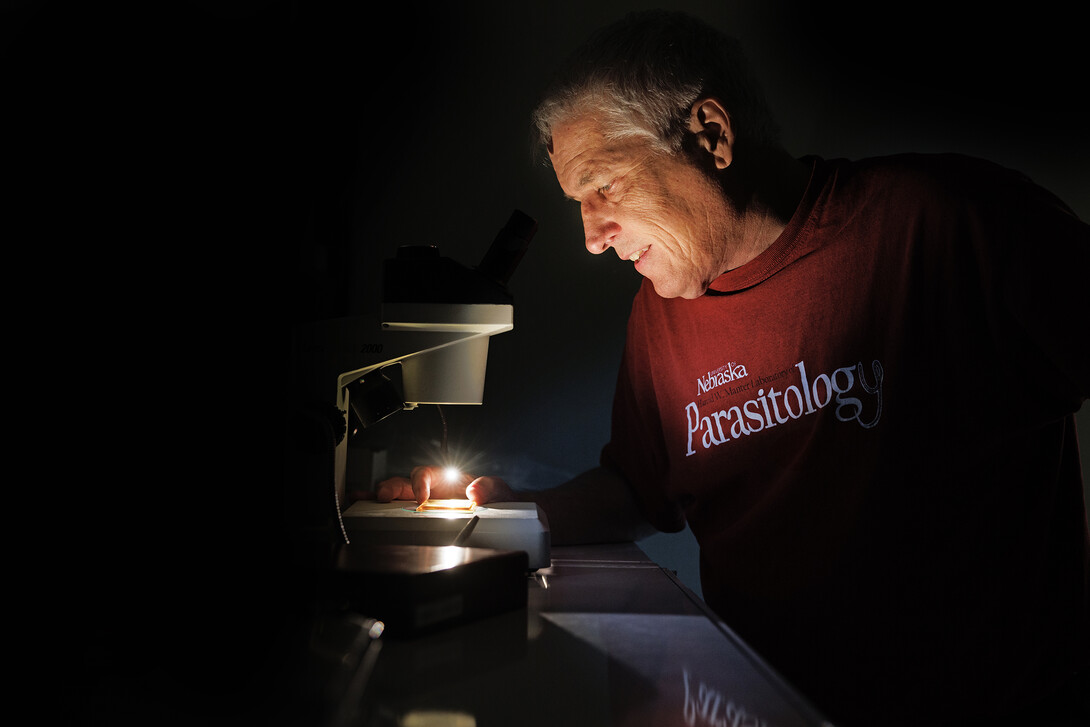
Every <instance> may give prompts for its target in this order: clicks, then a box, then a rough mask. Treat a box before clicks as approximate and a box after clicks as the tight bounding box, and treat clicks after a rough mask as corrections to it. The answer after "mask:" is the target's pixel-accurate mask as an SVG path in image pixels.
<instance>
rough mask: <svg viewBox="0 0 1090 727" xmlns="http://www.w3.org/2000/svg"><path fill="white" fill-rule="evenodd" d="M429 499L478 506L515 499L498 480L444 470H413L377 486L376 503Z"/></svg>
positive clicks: (417, 468)
mask: <svg viewBox="0 0 1090 727" xmlns="http://www.w3.org/2000/svg"><path fill="white" fill-rule="evenodd" d="M429 498H435V499H457V500H461V499H468V500H473V501H474V502H475V503H477V504H478V505H483V504H484V503H486V502H510V501H512V500H514V499H515V496H514V493H513V492H512V491H511V488H510V487H508V486H507V483H506V482H504V481H503V480H501V479H500V478H498V477H475V476H474V475H468V474H464V473H460V472H459V473H450V472H448V470H447V469H446V468H443V467H426V466H422V467H415V468H413V471H412V473H411V474H410V475H409V477H391V478H390V479H388V480H384V481H382V482H380V483H379V485H378V488H377V489H376V490H375V499H377V500H378V501H379V502H390V501H391V500H415V501H416V502H417V503H423V502H424V501H425V500H428V499H429Z"/></svg>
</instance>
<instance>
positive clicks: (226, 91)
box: [0, 0, 1090, 613]
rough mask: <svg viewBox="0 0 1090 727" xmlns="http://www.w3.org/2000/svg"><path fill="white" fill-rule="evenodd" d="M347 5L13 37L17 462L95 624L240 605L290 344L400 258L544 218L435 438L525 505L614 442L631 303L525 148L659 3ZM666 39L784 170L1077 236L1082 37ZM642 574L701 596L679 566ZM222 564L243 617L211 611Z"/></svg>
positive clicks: (784, 19) (375, 438) (416, 433)
mask: <svg viewBox="0 0 1090 727" xmlns="http://www.w3.org/2000/svg"><path fill="white" fill-rule="evenodd" d="M151 5H154V6H155V7H154V9H150V8H149V7H143V6H151ZM361 5H362V3H341V4H336V3H321V2H314V3H307V2H302V1H298V2H290V1H288V0H279V1H278V0H273V1H271V2H259V1H258V0H252V1H249V2H247V1H244V0H236V1H234V2H215V1H214V0H207V1H206V2H169V1H168V2H161V3H144V4H123V3H63V2H49V1H47V0H42V1H39V2H35V1H33V0H25V1H23V2H7V3H6V4H4V5H2V6H0V7H2V8H3V15H2V16H0V19H2V22H0V52H2V57H0V61H2V62H3V74H4V75H3V94H4V99H5V104H4V112H3V115H4V117H5V121H6V122H7V123H6V127H7V131H6V132H5V141H6V144H5V152H4V154H5V165H4V166H5V175H6V177H7V179H8V181H9V183H10V184H9V193H8V195H7V203H6V205H5V207H6V214H5V217H6V221H7V222H8V223H9V224H10V225H11V234H9V235H7V236H6V237H7V238H8V240H7V241H8V244H7V245H6V246H5V247H6V248H7V250H6V253H7V260H8V266H7V271H8V276H9V279H10V282H11V285H10V286H9V287H8V290H9V292H8V294H7V296H8V302H9V306H8V311H9V315H8V317H7V320H8V332H9V340H10V342H11V350H12V351H13V352H16V353H17V354H18V355H13V356H11V358H12V359H15V363H17V364H18V365H19V367H20V368H19V370H20V372H21V373H22V374H23V375H24V378H20V377H18V376H16V377H12V378H11V379H9V381H11V382H13V383H12V384H11V385H10V386H9V389H11V390H12V393H13V395H19V394H20V393H21V391H19V390H22V389H25V390H27V392H28V393H30V394H31V396H32V398H33V400H34V401H35V402H36V403H37V404H38V405H39V409H40V410H44V413H43V414H42V416H41V422H40V423H36V424H35V425H34V427H28V429H33V432H32V433H37V432H39V431H42V429H37V428H35V427H40V428H44V431H48V432H50V433H51V434H50V436H49V437H45V438H44V439H45V440H46V446H45V447H44V448H41V451H40V452H39V451H38V450H37V449H35V450H33V451H34V452H35V454H36V455H37V456H40V457H41V459H39V461H40V462H41V461H44V462H46V463H47V471H48V472H49V474H50V478H49V480H48V482H49V484H47V485H45V486H43V487H41V488H39V489H34V490H33V491H31V492H29V494H27V495H26V497H27V499H28V500H29V501H30V502H32V503H33V505H34V506H35V507H38V508H40V507H41V506H42V504H43V503H48V508H49V510H48V512H51V513H52V512H56V513H58V514H56V515H55V516H54V517H55V520H54V523H53V524H52V525H50V526H49V527H50V528H52V530H53V532H54V533H59V534H61V535H62V536H66V537H67V539H66V537H61V541H62V542H64V543H65V544H66V545H72V544H75V545H78V546H80V547H86V548H90V549H89V550H86V551H84V553H85V561H86V560H89V559H90V558H91V557H92V555H93V557H94V558H97V559H98V560H97V561H95V562H96V565H97V564H98V563H102V564H108V565H109V567H103V568H102V569H101V570H99V569H97V568H96V582H97V587H98V588H100V589H101V590H102V591H103V592H110V585H111V584H113V585H116V586H117V587H118V588H120V587H121V585H120V584H126V585H127V584H131V583H132V582H133V581H140V580H141V578H144V577H147V576H148V575H149V573H150V574H152V575H154V576H156V577H155V578H153V579H151V580H152V581H154V582H156V583H161V582H163V585H162V586H159V589H158V590H154V589H153V590H151V591H145V590H141V589H139V588H138V589H137V590H136V591H132V590H126V591H125V592H126V593H130V592H135V593H136V594H137V595H136V600H138V601H139V602H140V604H141V605H140V608H141V609H144V611H145V613H146V609H147V604H148V603H152V604H154V603H156V602H157V600H156V599H162V600H170V599H171V597H172V596H174V595H176V594H177V592H178V591H179V590H184V591H186V592H187V593H188V594H189V595H188V597H189V598H197V599H200V600H201V601H202V603H201V606H200V607H201V608H203V609H205V610H211V609H214V608H216V607H218V606H219V605H222V604H223V603H225V602H229V601H232V596H233V595H241V597H242V605H241V609H243V610H244V609H245V608H248V607H250V606H252V605H253V598H254V596H253V595H252V594H253V590H252V588H251V586H252V585H254V582H258V583H261V582H263V581H262V576H263V575H264V573H265V570H264V569H263V568H262V567H260V566H256V567H255V566H253V563H255V562H258V563H259V562H260V561H261V560H262V558H263V555H262V553H263V552H264V550H267V549H266V548H265V547H264V542H265V541H264V537H265V535H266V533H267V532H268V530H269V527H270V524H272V526H273V527H274V528H275V524H276V517H277V514H276V513H277V511H278V505H279V500H280V494H279V493H280V488H281V484H282V483H281V475H280V463H281V455H282V447H283V408H284V407H283V402H284V401H285V396H286V392H285V390H284V382H285V380H286V369H287V361H288V347H289V345H290V337H289V334H290V329H291V327H292V326H293V325H294V324H296V323H298V322H301V321H306V320H310V319H314V318H321V317H332V316H341V315H352V314H356V313H360V312H362V311H365V310H367V309H368V308H369V307H373V306H374V305H376V304H377V301H378V297H379V294H380V291H379V289H378V286H379V280H380V278H379V273H380V267H381V261H382V260H383V259H385V258H387V257H390V256H391V255H393V254H394V252H395V251H396V249H397V246H398V245H401V244H407V243H427V244H435V245H438V246H439V247H440V250H441V251H442V253H443V254H444V255H446V256H448V257H451V258H453V259H455V260H458V261H460V262H462V263H464V264H467V265H473V264H476V263H477V262H478V261H479V260H480V258H481V256H482V255H483V253H484V251H485V249H486V248H487V246H488V244H489V243H490V242H491V240H492V238H493V237H494V235H495V234H496V232H497V231H498V230H499V228H500V227H501V226H502V224H503V223H504V222H505V221H506V219H507V217H508V216H509V215H510V214H511V212H512V210H514V209H516V208H517V209H521V210H523V211H525V212H527V213H528V214H530V215H531V216H533V217H534V218H536V219H537V220H538V222H539V232H538V234H537V236H536V238H535V239H534V241H533V243H532V245H531V247H530V250H529V251H528V253H527V254H526V257H525V258H524V260H523V262H522V265H521V267H520V268H519V269H518V270H517V271H516V272H515V274H514V276H513V278H512V280H511V282H510V289H511V291H512V293H513V294H514V296H515V301H516V311H515V324H516V327H515V330H514V331H512V332H510V333H505V334H503V335H500V336H497V337H494V338H493V339H492V343H491V353H490V359H489V369H488V380H487V386H486V391H485V403H484V405H483V406H481V407H463V408H453V407H448V408H447V409H446V415H447V418H448V420H449V423H450V436H451V439H452V442H453V443H454V444H455V446H458V447H460V448H462V449H463V450H465V451H467V452H470V453H474V454H476V455H477V456H478V458H479V459H480V460H481V461H482V462H483V463H484V465H483V466H489V467H494V469H495V471H498V472H501V473H502V474H505V475H506V476H508V477H509V478H510V479H511V480H512V483H513V484H515V485H516V486H527V487H539V486H547V485H549V484H553V483H555V482H558V481H560V480H561V479H562V478H564V477H566V476H568V475H570V474H574V473H577V472H579V471H581V470H583V469H585V468H587V467H590V466H593V465H595V464H596V462H597V457H598V452H599V449H600V448H601V446H602V444H603V443H604V442H605V441H606V439H607V437H608V434H609V408H610V402H611V399H612V391H613V382H614V377H615V373H616V367H617V363H618V361H619V357H620V351H621V346H622V343H623V329H624V321H625V318H626V315H627V312H628V307H629V303H630V299H631V296H632V294H633V293H634V291H635V290H636V287H637V285H638V282H639V281H638V276H637V275H636V274H635V273H634V272H633V271H632V270H631V269H630V266H629V265H628V264H627V263H623V262H621V261H619V260H617V259H616V258H614V257H613V256H611V255H605V256H601V257H594V256H591V255H589V254H588V253H587V252H586V250H585V249H584V247H583V244H582V240H583V237H582V229H581V225H580V221H579V217H578V210H577V208H576V207H575V205H573V204H572V203H570V202H566V201H565V200H564V199H563V198H562V196H561V194H560V191H559V188H558V187H557V185H556V182H555V179H554V178H553V177H552V174H551V172H550V171H549V170H548V169H547V168H545V167H544V166H542V165H540V164H538V163H536V162H535V161H534V158H533V152H532V150H531V148H530V145H529V125H528V118H529V114H530V112H531V110H532V108H533V106H534V103H535V100H536V97H537V94H538V92H539V91H540V89H541V87H542V85H543V84H544V82H545V81H546V79H547V77H548V74H549V72H550V70H551V69H552V68H553V67H555V65H556V64H557V62H558V61H559V60H560V59H561V58H562V57H563V56H564V55H565V54H566V53H567V51H569V50H570V49H571V48H572V47H574V45H575V44H576V43H578V42H579V41H580V40H581V39H582V38H583V37H585V36H586V35H587V33H588V32H589V31H590V30H592V29H593V28H596V27H598V26H599V25H601V24H604V23H606V22H608V21H610V20H613V19H615V18H617V17H619V16H620V15H622V14H623V13H624V12H626V11H628V10H631V9H638V8H643V7H653V6H654V5H656V3H654V2H647V3H643V2H620V1H610V2H587V1H585V0H584V1H578V0H575V1H570V0H564V1H551V2H518V3H516V2H509V1H505V2H500V1H496V0H489V1H487V2H474V3H457V2H449V3H411V4H409V3H406V4H401V5H397V6H396V7H394V8H390V7H383V6H382V5H380V4H374V6H373V7H372V8H370V9H363V8H361V7H357V6H361ZM133 6H137V7H135V8H134V7H133ZM670 6H671V7H672V8H676V9H682V10H687V11H690V12H692V13H693V14H695V15H698V16H700V17H702V18H704V19H706V20H708V21H709V22H711V23H713V24H715V25H716V26H718V27H720V28H722V29H723V30H725V31H727V32H728V33H731V34H734V35H736V36H737V37H739V38H740V39H741V41H742V42H743V45H744V46H745V48H746V49H747V51H748V53H749V55H750V58H751V60H752V61H753V63H754V65H755V67H756V69H757V71H758V73H759V74H760V76H761V77H763V79H764V81H765V85H766V92H767V95H768V97H769V99H770V101H771V104H772V106H773V109H774V111H775V112H776V113H777V115H778V117H779V119H780V122H781V125H782V127H783V132H784V143H785V145H786V147H787V148H788V150H789V151H791V152H792V153H795V154H796V155H799V156H801V155H804V154H819V155H823V156H826V157H830V158H834V157H848V158H860V157H865V156H873V155H880V154H886V153H895V152H902V151H923V152H946V151H955V152H963V153H967V154H973V155H977V156H981V157H985V158H989V159H992V160H994V161H997V162H999V163H1002V164H1004V165H1007V166H1010V167H1014V168H1017V169H1019V170H1021V171H1023V172H1025V173H1027V174H1028V175H1029V176H1031V177H1032V178H1033V179H1034V180H1036V181H1037V182H1039V183H1040V184H1042V185H1043V186H1045V187H1047V188H1049V189H1051V190H1052V191H1054V192H1055V193H1056V194H1058V195H1059V196H1060V197H1061V198H1062V199H1063V200H1064V201H1066V202H1067V203H1068V204H1069V205H1071V206H1072V207H1073V208H1074V209H1075V211H1076V212H1077V213H1078V214H1079V216H1080V217H1082V218H1083V219H1084V220H1086V219H1090V174H1088V170H1090V141H1088V139H1087V134H1086V129H1088V128H1090V115H1088V113H1087V110H1086V108H1085V105H1086V103H1085V98H1086V95H1085V81H1086V79H1085V73H1086V60H1085V51H1084V50H1083V49H1084V48H1085V40H1086V38H1085V34H1086V31H1085V27H1084V24H1083V23H1081V21H1078V20H1077V19H1076V18H1075V17H1074V16H1073V15H1071V12H1072V11H1070V10H1069V8H1070V5H1067V4H1062V3H1058V2H1056V3H1054V2H1038V3H1034V4H1032V6H1018V9H1017V13H1015V12H1014V11H1013V10H1012V9H1010V8H1008V9H1006V10H1004V9H1001V8H999V7H998V6H996V5H994V4H983V3H981V4H972V3H964V4H958V3H928V2H923V3H918V2H917V3H898V4H889V3H873V4H863V3H858V2H849V3H829V4H817V3H790V2H786V1H785V0H782V1H781V0H773V1H770V2H740V1H736V2H711V1H706V2H698V1H695V0H693V1H688V2H672V3H670ZM346 8H355V9H346ZM1032 245H1033V243H1032V241H1027V250H1026V254H1033V248H1032ZM16 291H19V292H18V293H17V294H16ZM1064 314H1065V313H1064V312H1063V311H1058V312H1057V315H1064ZM1080 326H1081V327H1083V328H1085V321H1073V330H1078V328H1079V327H1080ZM24 381H27V382H31V381H32V382H34V384H35V385H33V386H24V385H23V382H24ZM42 392H45V393H46V395H45V396H43V395H42ZM43 400H44V401H45V402H46V406H44V407H41V406H40V405H41V403H42V401H43ZM1081 420H1082V423H1083V427H1082V430H1083V432H1084V435H1083V442H1084V451H1090V448H1088V445H1086V444H1085V442H1086V436H1085V432H1086V431H1088V430H1090V422H1088V421H1087V418H1086V414H1085V411H1084V412H1083V414H1082V416H1081ZM437 422H438V419H437V417H436V416H434V415H433V414H432V412H429V411H423V410H422V411H417V412H411V413H407V414H400V415H397V416H396V417H395V418H394V419H391V420H389V424H387V425H384V426H383V427H381V428H379V429H378V430H376V431H374V432H373V433H371V434H369V435H368V436H369V437H370V438H371V439H372V441H371V442H367V443H364V444H367V445H368V446H371V445H373V446H387V447H389V448H390V460H391V464H392V466H393V467H394V468H395V469H396V468H399V467H405V466H407V465H409V464H411V463H413V462H414V461H415V460H416V458H418V457H420V456H421V453H422V452H424V451H426V450H427V447H428V444H429V442H430V441H432V440H434V439H435V438H436V437H437V436H438V432H439V429H438V426H437ZM58 425H59V426H58ZM34 439H35V441H36V442H39V443H40V442H41V441H42V439H43V438H42V437H40V436H35V437H34ZM38 446H39V447H41V445H40V444H39V445H38ZM15 496H18V495H15ZM73 498H75V500H76V501H77V502H78V503H79V505H78V508H76V509H73V507H72V506H71V503H72V502H73ZM270 503H275V505H276V506H273V505H271V504H270ZM209 522H211V523H212V525H211V526H209V525H208V523H209ZM91 543H94V547H91V546H90V544H91ZM643 545H644V546H645V549H647V550H648V552H650V553H651V554H652V555H653V557H655V558H657V559H658V560H659V561H660V562H662V563H663V564H664V565H667V566H669V567H671V568H676V569H678V570H679V572H680V573H681V576H682V578H683V579H684V580H685V581H686V582H687V583H689V584H690V585H692V586H694V587H696V580H695V579H696V569H695V551H694V550H693V546H692V542H691V537H690V536H688V534H682V535H679V536H665V535H663V536H656V537H655V538H652V539H651V540H650V541H647V542H645V543H644V544H643ZM100 546H101V547H102V549H101V550H99V549H98V548H99V547H100ZM190 548H192V549H193V550H194V551H199V552H201V554H202V556H204V557H202V558H200V559H196V558H195V559H193V564H191V563H190V562H189V559H188V558H187V557H186V553H188V552H189V551H188V549H190ZM179 551H180V553H181V554H179ZM164 552H166V553H169V557H168V558H167V559H166V560H165V561H164V563H165V565H162V566H152V567H151V568H150V569H145V568H143V567H142V568H139V569H134V568H132V567H130V565H129V563H130V562H132V555H133V554H134V553H135V554H138V555H139V556H141V558H140V559H139V560H140V562H141V563H145V562H147V561H148V560H151V561H155V560H156V558H157V556H158V555H160V554H161V553H164ZM87 554H92V555H87ZM209 556H210V557H211V559H213V560H215V561H216V562H217V564H218V565H219V567H220V568H222V569H225V570H227V571H228V572H231V573H234V574H235V575H237V576H238V578H237V579H235V580H236V581H237V583H236V584H235V585H234V588H233V589H231V588H229V589H227V590H225V591H224V590H214V589H211V588H207V589H204V590H202V589H201V587H200V584H201V583H203V582H205V571H204V570H203V564H204V562H205V561H206V560H207V558H208V557H209ZM117 563H124V565H121V566H119V565H116V564H117ZM195 564H200V565H195ZM104 579H105V580H104ZM178 583H181V584H185V587H184V588H182V587H178V586H177V585H176V584H178ZM239 583H241V584H244V585H245V587H243V586H242V585H238V584H239ZM236 592H237V593H236ZM194 593H196V594H198V595H196V596H194V595H193V594H194ZM162 600H160V601H158V602H160V603H161V602H162Z"/></svg>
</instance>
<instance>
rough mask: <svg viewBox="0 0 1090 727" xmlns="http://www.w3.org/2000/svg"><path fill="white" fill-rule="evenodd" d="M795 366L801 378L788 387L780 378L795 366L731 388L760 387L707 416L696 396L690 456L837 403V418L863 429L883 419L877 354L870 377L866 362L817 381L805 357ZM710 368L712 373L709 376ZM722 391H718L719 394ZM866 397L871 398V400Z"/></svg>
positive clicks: (689, 407)
mask: <svg viewBox="0 0 1090 727" xmlns="http://www.w3.org/2000/svg"><path fill="white" fill-rule="evenodd" d="M739 368H740V369H741V370H742V371H744V370H745V369H744V367H739ZM794 368H795V369H797V371H798V375H799V380H798V381H797V382H796V383H792V384H789V385H788V386H782V385H781V388H779V389H777V388H776V382H777V381H779V380H781V379H786V378H787V376H788V374H789V373H790V372H791V369H786V370H784V371H781V372H778V373H777V374H774V375H772V376H759V377H757V378H756V379H753V380H751V381H748V382H746V383H745V384H744V385H742V386H739V387H737V388H734V387H732V388H731V389H730V390H729V392H730V393H731V394H737V393H740V392H741V391H745V390H750V391H752V387H754V386H758V387H761V388H758V389H757V394H756V396H755V397H753V398H752V399H749V400H747V401H745V402H744V403H742V404H735V405H733V406H730V407H728V408H726V409H719V410H718V411H713V412H711V413H710V414H707V415H705V416H701V415H700V409H699V408H698V407H697V402H696V401H692V402H689V403H688V404H686V406H685V418H686V422H687V425H688V432H689V435H688V446H687V448H686V450H685V456H686V457H689V456H692V455H694V454H696V447H697V446H700V447H702V448H704V449H710V448H711V447H717V446H719V445H721V444H726V443H727V442H729V441H730V440H731V439H739V438H741V437H748V436H750V435H752V434H757V433H759V432H762V431H764V430H766V429H771V428H772V427H775V426H779V425H782V424H788V423H790V422H791V421H793V420H795V419H800V418H801V417H804V416H809V415H811V414H814V413H816V412H818V411H820V410H821V409H824V408H825V407H827V406H830V405H832V406H835V409H834V413H835V415H836V418H837V420H839V421H842V422H851V421H854V422H856V423H857V424H859V426H861V427H863V428H864V429H870V428H872V427H874V426H876V425H877V424H878V421H879V419H881V418H882V381H883V378H884V372H883V369H882V363H881V362H880V361H878V360H877V359H875V360H874V361H872V362H871V375H872V376H873V380H868V379H867V372H866V371H865V369H864V367H863V363H862V362H859V363H857V364H856V365H855V366H845V367H842V368H838V369H835V370H834V371H833V372H832V373H829V374H824V373H823V374H818V375H817V376H815V377H814V378H813V380H811V379H810V377H809V375H808V374H807V371H806V362H805V361H799V362H798V363H797V364H795V366H794ZM732 371H733V369H732ZM711 373H712V372H709V375H710V374H711ZM702 378H703V377H702ZM732 380H733V379H732ZM709 383H711V381H709ZM722 383H724V384H725V383H728V382H727V381H723V382H722ZM765 383H769V384H772V385H770V386H769V387H768V389H767V390H766V389H765V388H763V386H762V385H763V384H765ZM719 385H722V384H716V386H719ZM698 387H699V380H698ZM711 388H715V387H714V386H713V387H711ZM706 391H710V389H707V390H706ZM719 393H720V392H716V394H719ZM718 398H719V397H718V396H712V397H709V398H706V399H704V400H701V401H700V405H701V406H704V405H706V404H708V403H710V402H713V401H715V400H716V399H718ZM864 398H867V399H868V401H867V402H866V404H865V403H864ZM864 411H869V412H870V413H869V414H867V415H866V419H864Z"/></svg>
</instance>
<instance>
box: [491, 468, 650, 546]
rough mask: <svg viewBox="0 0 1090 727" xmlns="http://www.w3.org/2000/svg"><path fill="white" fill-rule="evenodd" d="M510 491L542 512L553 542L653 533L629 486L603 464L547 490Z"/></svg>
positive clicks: (623, 538) (583, 541)
mask: <svg viewBox="0 0 1090 727" xmlns="http://www.w3.org/2000/svg"><path fill="white" fill-rule="evenodd" d="M472 489H473V486H472V485H470V490H471V491H472ZM512 494H513V495H514V496H515V499H517V500H521V501H524V502H536V503H537V504H538V505H539V506H540V507H541V509H542V510H544V511H545V516H546V517H547V518H548V519H549V532H550V537H551V539H552V543H553V545H585V544H588V543H618V542H632V541H635V540H639V539H640V538H645V537H647V536H648V535H652V534H653V533H654V532H655V528H654V527H653V526H652V525H651V524H650V523H649V522H647V520H646V519H645V518H644V517H643V515H641V514H640V511H639V508H637V507H636V501H635V500H634V499H633V497H632V491H631V490H629V488H628V485H626V484H625V482H624V480H622V479H621V477H620V476H619V475H617V474H616V473H615V472H613V471H612V470H608V469H606V468H604V467H596V468H594V469H592V470H587V471H586V472H584V473H582V474H581V475H578V476H577V477H575V478H574V479H572V480H570V481H568V482H565V483H564V484H562V485H559V486H558V487H554V488H551V489H548V490H540V491H523V492H515V493H512Z"/></svg>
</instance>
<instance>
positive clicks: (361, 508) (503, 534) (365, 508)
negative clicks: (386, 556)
mask: <svg viewBox="0 0 1090 727" xmlns="http://www.w3.org/2000/svg"><path fill="white" fill-rule="evenodd" d="M417 508H418V506H417V504H416V503H415V502H412V501H407V500H395V501H394V502H374V501H371V500H360V501H358V502H355V503H353V504H352V506H351V507H349V508H348V509H347V510H346V511H345V512H344V514H343V516H342V517H343V520H344V527H345V530H346V531H347V532H348V537H349V539H350V540H351V541H352V542H353V543H356V542H359V543H369V544H376V545H451V544H453V542H454V539H455V538H457V537H458V535H459V534H460V533H461V532H462V530H463V529H464V528H466V526H467V525H469V523H470V521H471V520H472V519H473V518H474V517H477V518H479V520H478V521H477V522H476V524H475V525H473V527H472V530H470V532H469V534H468V537H466V538H465V539H464V540H463V541H462V542H461V543H459V544H460V545H463V546H465V547H467V548H492V549H495V550H521V551H525V553H526V554H527V556H528V557H529V567H530V569H531V570H536V569H538V568H548V567H549V564H550V554H549V545H550V540H549V525H548V521H547V520H546V518H545V514H544V513H543V512H541V509H540V508H538V506H537V505H535V504H534V503H532V502H490V503H488V504H487V505H478V506H476V507H475V508H473V509H472V510H469V509H430V510H429V509H425V510H418V509H417Z"/></svg>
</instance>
